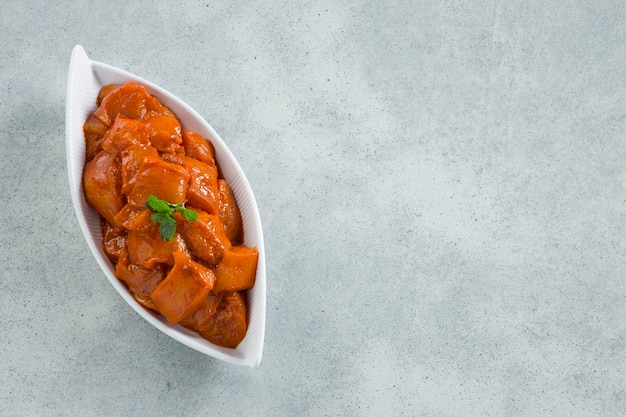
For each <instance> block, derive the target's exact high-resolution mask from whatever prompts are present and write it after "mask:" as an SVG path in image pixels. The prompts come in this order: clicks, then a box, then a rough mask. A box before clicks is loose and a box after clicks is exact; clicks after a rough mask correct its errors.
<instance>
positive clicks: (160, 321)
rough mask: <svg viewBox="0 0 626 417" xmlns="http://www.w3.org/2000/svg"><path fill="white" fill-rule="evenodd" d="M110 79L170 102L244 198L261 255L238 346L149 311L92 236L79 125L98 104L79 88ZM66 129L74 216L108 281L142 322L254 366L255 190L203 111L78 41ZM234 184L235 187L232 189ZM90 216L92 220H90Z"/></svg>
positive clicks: (261, 276)
mask: <svg viewBox="0 0 626 417" xmlns="http://www.w3.org/2000/svg"><path fill="white" fill-rule="evenodd" d="M110 79H116V80H119V82H118V83H122V82H126V81H134V82H137V83H140V84H142V85H145V86H146V89H147V90H148V92H150V93H151V94H154V95H155V96H157V98H159V100H161V101H162V102H163V103H164V104H165V105H166V106H168V107H170V108H171V109H172V110H173V111H174V112H175V113H176V114H177V116H179V118H180V119H181V124H183V126H184V128H186V129H190V130H193V131H196V132H198V133H200V134H202V135H203V136H204V137H207V138H209V139H210V140H211V142H212V143H213V146H214V148H215V153H216V159H218V161H219V162H220V167H221V168H222V171H223V173H224V177H225V178H226V180H227V181H228V183H229V184H231V187H233V192H234V193H235V196H236V198H237V200H238V202H239V198H240V197H244V199H245V202H246V207H245V208H246V209H248V208H249V210H246V214H245V215H244V213H243V210H242V216H243V217H244V218H243V221H244V230H246V233H245V235H244V239H245V243H246V244H248V245H249V246H256V247H257V249H258V252H259V259H258V264H257V276H256V281H255V286H254V288H253V289H252V290H248V292H247V298H248V306H249V311H248V318H249V320H248V321H249V324H248V331H247V333H246V336H245V338H244V340H243V341H242V342H241V343H240V345H239V346H238V347H237V348H236V349H228V348H223V347H220V346H217V345H213V344H212V343H210V342H208V341H206V340H205V339H202V338H201V337H200V336H199V335H198V334H196V333H195V332H192V331H191V330H188V329H186V328H184V327H182V326H180V325H171V324H169V323H168V322H167V321H166V320H165V319H164V318H163V317H162V316H161V315H159V314H156V313H154V312H151V311H149V310H148V309H146V308H144V307H143V306H141V305H140V304H139V303H137V302H136V301H135V300H134V299H133V298H132V295H130V292H129V291H128V289H127V288H126V287H125V286H124V284H122V283H121V282H120V281H119V280H118V279H117V278H116V277H115V275H114V271H113V268H112V264H111V262H110V261H109V260H108V258H107V257H106V255H105V254H104V251H103V250H102V245H101V244H99V243H97V242H96V240H95V236H93V235H94V234H99V236H100V238H101V233H100V232H99V230H98V231H97V233H96V232H95V231H94V230H93V229H94V225H93V220H94V215H95V216H97V214H96V213H95V211H94V210H93V209H92V208H91V207H90V206H88V205H87V203H86V201H85V197H84V191H83V183H82V170H83V166H84V163H85V149H84V136H83V131H82V126H83V124H84V122H85V120H86V117H85V115H88V114H91V113H93V111H94V110H95V109H96V104H95V95H88V94H87V95H86V94H85V93H84V92H83V91H80V87H81V86H86V85H89V86H91V87H93V86H94V85H99V86H100V87H102V86H103V85H105V84H104V82H105V81H104V80H110ZM125 80H126V81H125ZM94 83H95V84H94ZM96 94H97V93H96ZM89 100H91V102H92V103H93V105H92V108H89V109H85V108H83V109H79V108H77V106H78V104H77V103H79V104H82V103H85V102H89ZM179 113H181V114H179ZM81 117H83V119H82V120H80V119H81ZM189 125H191V126H189ZM78 131H79V132H78ZM65 132H66V137H65V142H66V160H67V170H68V180H69V185H70V194H71V197H72V205H73V207H74V211H75V213H76V217H77V219H78V222H79V225H80V228H81V231H82V233H83V236H84V237H85V240H86V242H87V245H88V247H89V249H90V251H91V253H92V255H93V256H94V258H95V260H96V262H97V263H98V265H99V266H100V269H101V270H102V272H103V273H104V274H105V276H106V277H107V279H108V281H109V282H110V283H111V285H113V287H114V288H115V289H116V290H117V292H118V293H119V294H120V296H121V297H122V298H123V299H124V300H125V301H126V303H127V304H128V305H130V306H131V307H132V308H133V310H135V312H136V313H138V314H139V315H140V316H142V317H143V318H144V319H145V320H146V321H148V322H149V323H150V324H152V325H153V326H154V327H156V328H157V329H159V330H160V331H161V332H163V333H165V334H167V335H168V336H170V337H172V338H173V339H175V340H177V341H179V342H181V343H182V344H184V345H186V346H188V347H190V348H192V349H194V350H196V351H199V352H201V353H204V354H206V355H209V356H212V357H214V358H217V359H220V360H223V361H225V362H229V363H233V364H238V365H247V366H250V367H256V366H258V365H259V364H260V362H261V358H262V354H263V346H264V339H265V316H266V276H265V245H264V239H263V228H262V224H261V218H260V213H259V209H258V206H257V203H256V199H255V197H254V193H253V191H252V189H251V187H250V184H249V182H248V180H247V178H246V176H245V173H244V172H243V170H242V169H241V167H240V166H239V163H238V161H237V160H236V159H235V157H234V155H233V154H232V152H231V151H230V149H229V148H228V146H227V145H226V143H225V142H224V140H223V139H222V138H221V137H220V136H219V134H218V133H217V132H216V131H215V130H214V129H213V127H212V126H211V125H210V124H209V123H208V122H207V121H206V120H205V119H204V118H202V116H200V115H199V114H198V113H197V112H196V111H195V110H193V109H192V108H191V107H190V106H189V105H187V104H186V103H185V102H184V101H183V100H181V99H180V98H178V97H176V96H175V95H173V94H172V93H170V92H168V91H167V90H165V89H163V88H162V87H160V86H158V85H156V84H154V83H152V82H150V81H148V80H145V79H143V78H141V77H139V76H137V75H135V74H132V73H130V72H127V71H124V70H122V69H120V68H116V67H114V66H111V65H109V64H105V63H102V62H98V61H94V60H91V59H90V58H89V57H88V56H87V53H86V52H85V50H84V48H83V47H82V46H81V45H76V46H74V48H73V50H72V55H71V59H70V67H69V72H68V82H67V93H66V112H65ZM77 137H80V141H78V139H77ZM77 142H80V143H77ZM81 148H82V152H81ZM222 165H224V166H222ZM79 173H80V174H79ZM231 181H232V183H231ZM235 189H236V190H237V191H235ZM90 210H91V212H90ZM89 220H91V223H90V222H89ZM98 229H99V228H98ZM249 236H252V239H251V240H253V245H250V244H249V241H248V237H249ZM251 300H253V303H251V302H250V301H251ZM250 306H252V308H250Z"/></svg>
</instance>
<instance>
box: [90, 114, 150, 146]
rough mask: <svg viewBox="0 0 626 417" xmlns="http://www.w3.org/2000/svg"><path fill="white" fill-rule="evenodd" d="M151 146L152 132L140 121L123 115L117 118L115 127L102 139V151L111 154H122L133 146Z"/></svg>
mask: <svg viewBox="0 0 626 417" xmlns="http://www.w3.org/2000/svg"><path fill="white" fill-rule="evenodd" d="M136 144H142V145H149V144H150V131H149V130H148V128H147V127H146V125H145V124H143V123H142V122H140V121H138V120H134V119H129V118H127V117H124V116H122V115H121V114H120V115H118V116H117V117H116V118H115V122H114V123H113V126H111V128H110V129H109V131H108V132H107V133H106V135H104V138H102V149H104V150H105V151H107V152H109V153H120V152H122V151H123V150H124V149H126V148H128V147H129V146H131V145H136Z"/></svg>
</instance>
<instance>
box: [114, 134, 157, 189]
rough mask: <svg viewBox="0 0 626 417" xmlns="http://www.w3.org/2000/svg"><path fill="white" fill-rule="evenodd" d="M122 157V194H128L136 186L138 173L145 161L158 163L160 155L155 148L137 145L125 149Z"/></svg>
mask: <svg viewBox="0 0 626 417" xmlns="http://www.w3.org/2000/svg"><path fill="white" fill-rule="evenodd" d="M121 156H122V193H124V194H128V193H129V192H130V191H132V189H133V187H134V186H135V180H136V179H137V173H138V172H139V168H140V167H141V164H143V163H144V162H145V161H156V160H158V159H159V153H158V152H157V150H156V148H154V147H153V146H148V145H143V144H136V145H132V146H129V147H128V148H126V149H124V150H123V151H122V153H121Z"/></svg>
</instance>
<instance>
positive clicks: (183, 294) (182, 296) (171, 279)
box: [151, 252, 215, 324]
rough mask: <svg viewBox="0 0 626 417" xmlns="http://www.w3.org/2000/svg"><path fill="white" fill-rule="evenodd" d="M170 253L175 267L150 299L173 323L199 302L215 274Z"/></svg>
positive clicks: (184, 257)
mask: <svg viewBox="0 0 626 417" xmlns="http://www.w3.org/2000/svg"><path fill="white" fill-rule="evenodd" d="M173 256H174V266H173V267H172V269H171V270H170V272H169V274H167V277H165V279H164V280H163V281H162V282H161V283H160V284H159V285H158V286H157V287H156V289H155V290H154V291H153V292H152V295H151V298H152V300H153V301H154V303H155V304H156V306H157V308H158V309H159V312H160V313H161V314H162V315H163V316H164V317H165V318H166V319H167V321H169V322H170V323H172V324H176V323H178V322H179V321H181V320H183V319H184V318H186V317H189V316H190V315H191V314H193V313H194V312H195V311H196V310H197V309H198V308H199V307H200V306H201V305H202V303H203V302H204V301H205V299H206V298H207V296H208V295H209V292H210V291H211V289H212V288H213V285H214V284H215V274H214V273H213V271H212V270H211V269H209V268H207V267H206V266H204V265H202V264H199V263H197V262H194V261H192V260H191V258H189V256H187V255H185V254H183V253H180V252H174V254H173Z"/></svg>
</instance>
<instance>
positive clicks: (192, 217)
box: [180, 207, 198, 222]
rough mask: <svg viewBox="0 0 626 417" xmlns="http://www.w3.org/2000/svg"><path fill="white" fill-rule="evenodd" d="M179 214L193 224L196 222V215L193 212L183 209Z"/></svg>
mask: <svg viewBox="0 0 626 417" xmlns="http://www.w3.org/2000/svg"><path fill="white" fill-rule="evenodd" d="M180 214H181V215H182V216H183V219H185V220H187V221H190V222H193V221H195V220H198V213H196V212H195V211H193V210H189V209H188V208H185V207H183V209H182V210H181V212H180Z"/></svg>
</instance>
